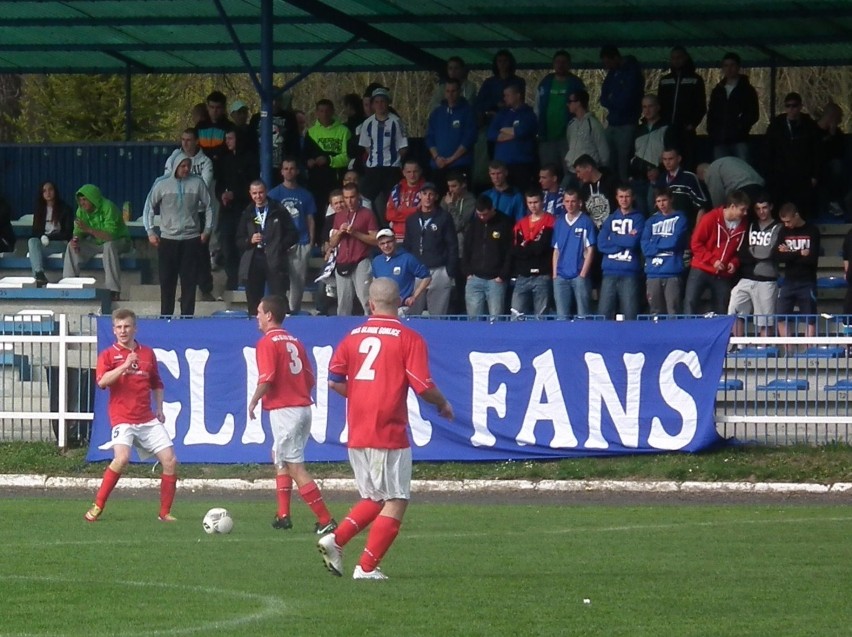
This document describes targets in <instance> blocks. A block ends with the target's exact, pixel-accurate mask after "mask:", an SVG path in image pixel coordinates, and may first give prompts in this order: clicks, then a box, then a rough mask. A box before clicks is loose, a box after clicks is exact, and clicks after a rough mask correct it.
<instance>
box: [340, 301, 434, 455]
mask: <svg viewBox="0 0 852 637" xmlns="http://www.w3.org/2000/svg"><path fill="white" fill-rule="evenodd" d="M328 371H329V380H333V381H336V382H345V383H346V384H347V400H346V416H347V419H348V421H349V442H348V446H349V447H352V448H355V449H363V448H373V449H404V448H406V447H408V446H410V444H409V442H408V432H407V426H408V406H407V404H406V401H407V399H408V388H409V387H411V388H412V389H414V391H415V392H416V393H418V394H421V393H423V392H424V391H426V390H427V389H430V388H432V387H434V386H435V383H434V382H433V380H432V375H431V374H430V372H429V350H428V348H427V347H426V341H425V340H424V339H423V337H422V336H420V334H418V333H417V332H415V331H414V330H412V329H410V328H408V327H405V326H404V325H402V323H400V322H399V320H398V319H396V318H392V317H390V316H371V317H370V318H369V319H367V322H366V323H364V324H363V325H361V326H360V327H356V328H355V329H354V330H352V331H351V332H350V333H349V334H348V335H347V336H346V337H345V338H344V339H343V340H342V341H341V342H340V344H339V345H338V346H337V350H336V351H335V352H334V356H332V358H331V364H330V365H329V370H328Z"/></svg>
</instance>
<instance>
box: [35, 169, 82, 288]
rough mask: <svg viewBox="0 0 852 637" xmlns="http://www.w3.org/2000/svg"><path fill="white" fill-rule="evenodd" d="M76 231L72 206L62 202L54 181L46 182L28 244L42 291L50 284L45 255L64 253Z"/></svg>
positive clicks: (38, 199) (37, 282)
mask: <svg viewBox="0 0 852 637" xmlns="http://www.w3.org/2000/svg"><path fill="white" fill-rule="evenodd" d="M73 229H74V214H73V211H72V210H71V206H69V205H68V204H67V203H65V202H64V201H63V200H62V197H60V196H59V192H58V191H57V190H56V185H55V184H54V183H53V182H52V181H44V182H42V183H41V185H40V186H39V188H38V195H37V196H36V201H35V212H34V213H33V225H32V231H31V232H30V238H29V240H28V241H27V249H28V250H29V254H30V265H31V267H32V271H33V276H34V277H35V280H36V285H37V286H38V287H40V288H42V287H44V286H45V285H47V283H48V280H47V276H46V275H45V274H44V257H45V255H48V254H56V253H57V252H64V251H65V249H66V247H67V246H68V241H69V240H70V239H71V232H72V231H73Z"/></svg>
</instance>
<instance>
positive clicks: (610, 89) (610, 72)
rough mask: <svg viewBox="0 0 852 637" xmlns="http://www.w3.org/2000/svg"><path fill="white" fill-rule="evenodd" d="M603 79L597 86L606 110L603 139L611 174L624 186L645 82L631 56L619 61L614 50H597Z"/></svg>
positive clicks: (640, 70) (621, 58)
mask: <svg viewBox="0 0 852 637" xmlns="http://www.w3.org/2000/svg"><path fill="white" fill-rule="evenodd" d="M601 62H602V63H603V67H604V69H605V70H606V72H607V73H606V77H605V78H604V81H603V85H601V106H603V107H604V108H605V109H607V116H606V124H607V128H606V135H607V140H609V147H610V153H609V154H610V164H609V165H610V166H612V172H613V173H614V174H615V175H616V176H617V177H618V178H619V179H620V180H621V181H624V182H626V181H627V179H628V178H629V172H630V171H629V162H630V156H631V155H632V153H633V135H634V132H635V130H636V122H638V121H639V115H640V113H641V112H642V96H643V95H644V94H645V78H644V76H643V75H642V69H641V68H640V67H639V62H637V61H636V58H635V57H633V56H632V55H628V56H626V57H621V53H620V52H619V50H618V48H617V47H614V46H604V47H602V48H601Z"/></svg>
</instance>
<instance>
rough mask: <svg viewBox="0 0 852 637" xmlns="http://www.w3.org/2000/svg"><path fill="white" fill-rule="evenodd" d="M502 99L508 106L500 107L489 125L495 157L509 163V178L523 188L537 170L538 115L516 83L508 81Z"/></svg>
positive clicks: (517, 186)
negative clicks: (525, 99)
mask: <svg viewBox="0 0 852 637" xmlns="http://www.w3.org/2000/svg"><path fill="white" fill-rule="evenodd" d="M503 102H504V103H505V107H504V108H501V109H500V110H499V111H497V114H496V115H494V118H493V119H492V120H491V124H490V125H489V126H488V134H487V136H488V141H489V142H493V143H494V159H495V160H497V161H502V162H503V163H504V164H506V167H507V169H508V171H509V182H510V183H511V184H512V185H513V186H514V187H515V188H518V189H519V190H521V191H523V190H526V189H527V188H528V187H529V186H530V185H531V184H532V181H533V177H534V175H535V174H536V171H537V170H538V155H537V154H536V150H535V142H536V139H535V138H536V133H537V132H538V119H537V118H536V116H535V113H534V112H533V109H532V108H531V107H530V106H529V105H528V104H527V103H526V102H524V96H523V93H522V92H521V89H520V88H519V87H518V85H517V84H509V85H508V86H507V87H506V88H505V89H504V90H503Z"/></svg>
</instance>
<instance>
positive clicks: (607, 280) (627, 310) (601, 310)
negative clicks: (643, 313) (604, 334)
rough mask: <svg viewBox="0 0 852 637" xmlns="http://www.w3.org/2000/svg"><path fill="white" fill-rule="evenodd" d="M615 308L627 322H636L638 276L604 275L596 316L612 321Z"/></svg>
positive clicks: (637, 312)
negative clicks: (619, 310)
mask: <svg viewBox="0 0 852 637" xmlns="http://www.w3.org/2000/svg"><path fill="white" fill-rule="evenodd" d="M616 308H620V309H621V314H624V318H625V319H627V320H628V321H635V320H636V316H637V315H638V314H639V275H637V274H625V275H614V274H605V275H604V277H603V282H602V283H601V297H600V300H599V301H598V314H602V315H603V316H605V317H606V318H608V319H613V318H615V310H616Z"/></svg>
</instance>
